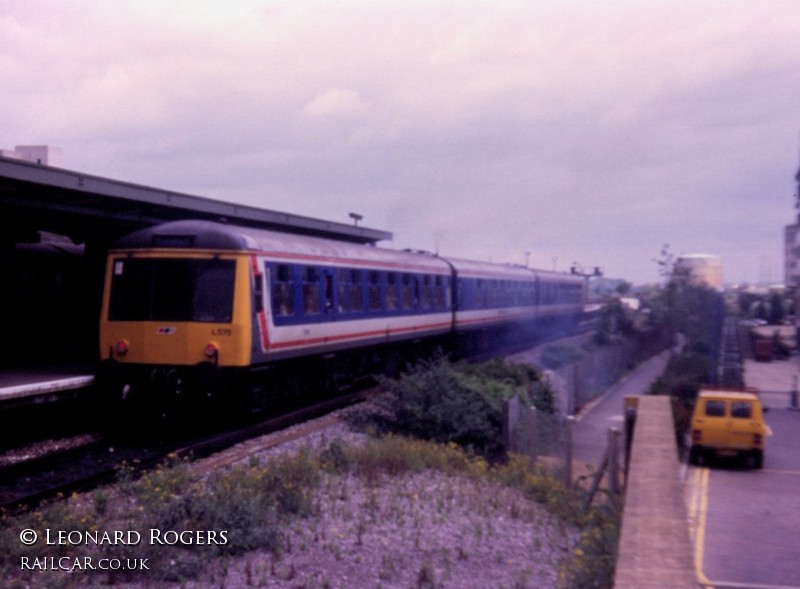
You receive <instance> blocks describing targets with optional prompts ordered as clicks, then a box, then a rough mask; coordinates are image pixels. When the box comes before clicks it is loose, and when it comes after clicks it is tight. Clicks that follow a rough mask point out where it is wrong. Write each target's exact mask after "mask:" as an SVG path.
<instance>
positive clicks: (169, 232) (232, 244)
mask: <svg viewBox="0 0 800 589" xmlns="http://www.w3.org/2000/svg"><path fill="white" fill-rule="evenodd" d="M154 248H159V249H161V248H171V249H184V250H187V249H191V250H198V249H199V250H212V251H213V250H229V251H249V252H253V253H258V254H263V255H268V256H270V257H274V258H276V259H278V260H283V261H287V262H299V263H312V264H323V265H343V264H352V265H356V266H360V267H365V268H369V267H375V268H387V267H388V268H394V269H397V271H401V272H403V271H405V272H425V273H432V274H448V273H449V272H450V267H451V266H452V267H453V268H454V269H455V270H456V272H457V273H458V275H459V276H462V277H465V278H482V279H487V280H520V281H530V280H534V279H535V277H539V278H540V279H541V278H544V279H547V278H555V279H558V280H560V281H564V280H574V281H575V282H578V283H579V282H580V281H581V278H580V277H579V276H575V275H571V274H565V273H558V272H549V271H543V270H533V269H530V268H525V267H523V266H514V265H509V264H494V263H491V262H478V261H474V260H465V259H460V258H451V257H448V256H443V257H440V256H438V255H435V254H431V253H427V252H420V251H409V250H404V251H399V250H392V249H388V248H379V247H374V246H368V245H360V244H354V243H349V242H344V241H336V240H332V239H324V238H320V237H309V236H305V235H296V234H293V233H282V232H278V231H270V230H265V229H255V228H252V227H241V226H236V225H227V224H223V223H216V222H213V221H201V220H185V221H173V222H170V223H164V224H162V225H157V226H154V227H147V228H145V229H140V230H139V231H135V232H134V233H131V234H129V235H127V236H125V237H123V238H122V239H120V240H119V241H117V242H116V243H115V244H114V247H113V249H112V252H113V250H136V249H154Z"/></svg>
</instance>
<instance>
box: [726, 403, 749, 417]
mask: <svg viewBox="0 0 800 589" xmlns="http://www.w3.org/2000/svg"><path fill="white" fill-rule="evenodd" d="M731 416H732V417H738V418H739V419H750V418H751V417H752V416H753V406H752V404H750V403H748V402H747V401H734V402H733V403H731Z"/></svg>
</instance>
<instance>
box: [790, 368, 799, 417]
mask: <svg viewBox="0 0 800 589" xmlns="http://www.w3.org/2000/svg"><path fill="white" fill-rule="evenodd" d="M792 382H793V385H792V392H791V393H790V394H789V409H791V410H792V411H797V410H798V409H799V407H798V405H797V375H796V374H795V375H794V376H793V377H792Z"/></svg>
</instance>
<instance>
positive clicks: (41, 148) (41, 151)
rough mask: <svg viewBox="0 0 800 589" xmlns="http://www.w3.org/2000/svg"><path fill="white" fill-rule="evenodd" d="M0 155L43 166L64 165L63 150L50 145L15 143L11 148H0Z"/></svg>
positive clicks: (60, 166) (59, 166)
mask: <svg viewBox="0 0 800 589" xmlns="http://www.w3.org/2000/svg"><path fill="white" fill-rule="evenodd" d="M0 156H2V157H8V158H12V159H15V160H22V161H26V162H31V163H34V164H41V165H43V166H54V167H56V168H63V167H64V150H63V149H62V148H60V147H55V146H52V145H17V146H16V147H15V148H14V149H13V150H10V149H0Z"/></svg>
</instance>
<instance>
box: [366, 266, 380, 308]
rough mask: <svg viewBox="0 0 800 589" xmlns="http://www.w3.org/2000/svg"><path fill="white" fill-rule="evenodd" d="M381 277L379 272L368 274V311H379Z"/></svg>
mask: <svg viewBox="0 0 800 589" xmlns="http://www.w3.org/2000/svg"><path fill="white" fill-rule="evenodd" d="M380 278H381V275H380V273H379V272H370V273H369V286H368V288H367V300H368V301H369V310H370V311H379V310H380V308H381V282H380Z"/></svg>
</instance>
